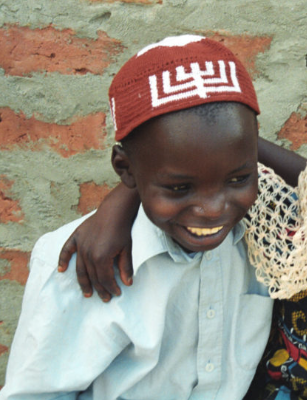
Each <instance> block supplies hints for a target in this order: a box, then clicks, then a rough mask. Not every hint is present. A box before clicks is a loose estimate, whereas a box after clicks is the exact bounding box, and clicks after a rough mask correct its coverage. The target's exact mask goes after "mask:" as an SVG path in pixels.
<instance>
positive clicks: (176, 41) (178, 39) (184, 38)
mask: <svg viewBox="0 0 307 400" xmlns="http://www.w3.org/2000/svg"><path fill="white" fill-rule="evenodd" d="M202 39H206V38H205V37H204V36H196V35H181V36H170V37H167V38H165V39H163V40H161V41H160V42H158V43H153V44H150V45H149V46H146V47H144V48H143V49H142V50H140V51H139V52H138V53H137V57H139V56H141V55H143V54H144V53H146V52H147V51H149V50H151V49H155V48H156V47H159V46H165V47H175V46H180V47H181V46H185V45H186V44H189V43H193V42H199V41H200V40H202Z"/></svg>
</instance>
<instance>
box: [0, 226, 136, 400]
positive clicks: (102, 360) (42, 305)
mask: <svg viewBox="0 0 307 400" xmlns="http://www.w3.org/2000/svg"><path fill="white" fill-rule="evenodd" d="M57 238H58V234H56V233H51V234H47V235H45V236H43V237H42V238H41V239H40V240H39V241H38V242H37V244H36V246H35V247H34V250H33V252H32V256H31V262H30V276H29V279H28V282H27V284H26V289H25V294H24V299H23V304H22V311H21V315H20V319H19V323H18V327H17V330H16V333H15V337H14V340H13V344H12V348H11V352H10V357H9V362H8V367H7V375H6V383H5V386H4V388H3V389H2V391H1V392H0V400H29V399H30V398H31V400H36V399H37V400H55V399H61V400H74V399H76V398H77V396H78V394H79V393H81V392H82V393H83V392H84V391H86V390H87V389H88V388H89V387H90V385H91V384H92V382H93V381H94V380H95V379H96V377H97V376H99V375H100V374H101V373H102V372H103V371H104V370H105V369H106V368H107V367H108V365H109V364H110V363H111V362H112V361H113V359H114V358H115V357H116V356H117V355H118V354H119V353H120V352H121V351H122V349H124V348H125V347H126V346H127V344H128V342H129V340H128V338H127V336H126V335H125V334H124V332H123V330H122V329H121V328H119V324H118V323H116V312H114V310H112V306H111V307H106V306H107V305H106V304H105V303H103V302H102V301H101V300H100V299H99V297H98V296H97V295H96V294H94V296H93V297H92V298H90V299H85V298H84V297H83V295H82V292H81V290H80V288H79V285H78V282H77V278H76V273H75V260H74V259H73V260H72V262H71V265H70V267H69V268H68V271H67V272H66V273H65V274H59V273H58V272H57V257H58V250H59V249H60V248H61V246H62V244H63V243H64V242H63V241H62V240H61V241H59V242H58V243H57ZM65 238H66V235H65ZM114 317H115V318H114Z"/></svg>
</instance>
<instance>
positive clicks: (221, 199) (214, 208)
mask: <svg viewBox="0 0 307 400" xmlns="http://www.w3.org/2000/svg"><path fill="white" fill-rule="evenodd" d="M192 210H193V214H194V215H195V216H197V217H202V218H207V219H218V218H220V217H221V215H222V214H223V213H224V211H225V196H224V195H223V194H219V195H216V196H210V197H206V198H203V199H199V201H198V202H197V203H195V204H193V206H192Z"/></svg>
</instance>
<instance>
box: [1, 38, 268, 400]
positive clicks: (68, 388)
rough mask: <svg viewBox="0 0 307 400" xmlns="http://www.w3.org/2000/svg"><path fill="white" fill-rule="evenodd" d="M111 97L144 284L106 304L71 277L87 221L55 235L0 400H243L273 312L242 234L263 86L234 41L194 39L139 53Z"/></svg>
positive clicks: (43, 243) (42, 248)
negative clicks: (73, 253)
mask: <svg viewBox="0 0 307 400" xmlns="http://www.w3.org/2000/svg"><path fill="white" fill-rule="evenodd" d="M109 94H110V103H111V107H112V114H113V119H114V126H115V130H116V139H117V140H120V141H121V145H116V146H115V147H114V149H113V154H112V164H113V167H114V169H115V171H116V172H117V173H118V175H119V176H120V177H121V180H122V182H123V183H124V184H125V185H126V186H127V187H128V188H135V187H136V188H137V191H138V193H139V196H140V198H141V202H142V206H141V208H140V211H139V214H138V217H137V219H136V221H135V224H134V227H133V230H132V239H133V251H132V257H133V266H134V285H133V288H129V287H125V286H121V290H122V296H121V297H118V298H116V299H114V300H113V301H112V302H111V304H109V305H106V304H103V303H102V302H101V301H100V300H99V297H98V296H97V295H96V294H94V296H93V297H92V298H91V299H84V298H83V296H82V294H81V293H80V291H78V290H77V287H78V284H77V278H76V274H75V269H74V268H70V269H69V270H68V272H67V274H65V275H64V277H63V276H61V277H59V275H58V274H57V270H56V265H57V258H58V253H59V251H60V249H61V247H62V245H63V243H64V241H65V240H66V239H67V237H68V236H69V235H70V234H71V232H72V231H73V230H74V229H75V228H76V227H77V226H78V225H79V224H80V223H81V221H82V220H84V219H81V220H78V221H76V222H73V223H71V224H69V225H66V226H64V227H62V228H60V229H59V230H58V231H56V232H53V233H50V234H47V235H45V236H43V237H42V238H41V239H40V240H39V242H38V243H37V245H36V246H35V249H34V251H33V254H32V261H31V274H30V278H29V281H28V284H27V288H26V292H25V298H24V303H23V310H22V314H21V317H20V322H19V327H18V329H17V332H16V336H15V339H14V343H13V347H12V352H11V356H10V362H9V365H8V373H7V382H6V385H5V387H4V389H3V391H2V392H1V394H0V399H1V400H4V399H10V400H14V399H15V400H17V399H18V400H22V399H36V398H37V399H39V400H47V399H48V400H49V399H59V398H61V399H65V400H66V399H69V400H70V399H77V398H78V399H82V400H83V399H93V400H96V399H99V400H101V399H108V400H112V399H133V400H137V399H142V400H144V399H148V400H150V399H159V400H163V399H165V400H170V399H176V400H181V399H182V400H183V399H192V400H194V399H209V398H210V399H211V398H214V399H223V400H224V399H230V400H231V399H238V400H239V399H242V398H243V397H244V395H245V394H246V392H247V390H248V388H249V385H250V383H251V381H252V378H253V376H254V374H255V370H256V367H257V365H258V363H259V361H260V359H261V356H262V353H263V351H264V348H265V346H266V343H267V340H268V335H269V332H270V321H271V313H272V305H273V300H272V299H271V298H270V297H269V296H268V291H267V288H266V287H265V286H264V285H263V284H262V283H260V282H258V281H257V280H256V278H255V273H254V269H253V267H252V265H251V264H250V262H249V260H248V256H247V247H246V243H245V242H244V240H242V239H243V235H244V231H245V226H244V224H243V223H242V221H241V220H242V218H243V217H244V216H245V214H246V212H247V211H248V209H249V208H250V207H251V206H252V204H253V203H254V201H255V199H256V196H257V180H258V171H257V122H256V114H258V113H259V108H258V104H257V99H256V95H255V92H254V89H253V86H252V83H251V81H250V78H249V76H248V74H247V72H246V71H245V69H244V68H243V66H242V65H241V63H240V62H239V61H238V60H237V59H236V58H235V56H234V55H233V54H232V53H231V52H230V51H228V50H227V49H225V48H224V46H222V45H221V44H219V43H216V42H213V41H211V40H209V39H205V38H202V37H198V36H183V37H177V38H168V39H165V40H164V41H162V42H160V43H158V44H155V45H152V46H149V47H147V48H145V49H143V50H142V51H141V52H139V53H138V54H137V55H136V56H135V57H133V58H132V59H131V60H130V61H128V63H126V64H125V66H124V67H123V68H122V69H121V70H120V72H119V73H118V74H117V76H116V77H115V78H114V80H113V83H112V85H111V88H110V92H109ZM73 262H75V261H73ZM251 318H252V320H251Z"/></svg>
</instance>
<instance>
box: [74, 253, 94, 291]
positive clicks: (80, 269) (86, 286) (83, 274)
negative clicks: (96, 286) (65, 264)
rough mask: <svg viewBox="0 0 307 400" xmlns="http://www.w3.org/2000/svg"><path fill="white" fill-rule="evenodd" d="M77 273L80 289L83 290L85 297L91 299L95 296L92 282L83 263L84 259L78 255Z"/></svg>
mask: <svg viewBox="0 0 307 400" xmlns="http://www.w3.org/2000/svg"><path fill="white" fill-rule="evenodd" d="M76 273H77V279H78V282H79V285H80V288H81V290H82V293H83V296H84V297H91V296H92V294H93V289H92V285H91V281H90V278H89V275H88V273H87V270H86V267H85V264H84V262H83V259H82V257H81V256H80V254H78V255H77V261H76Z"/></svg>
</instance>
